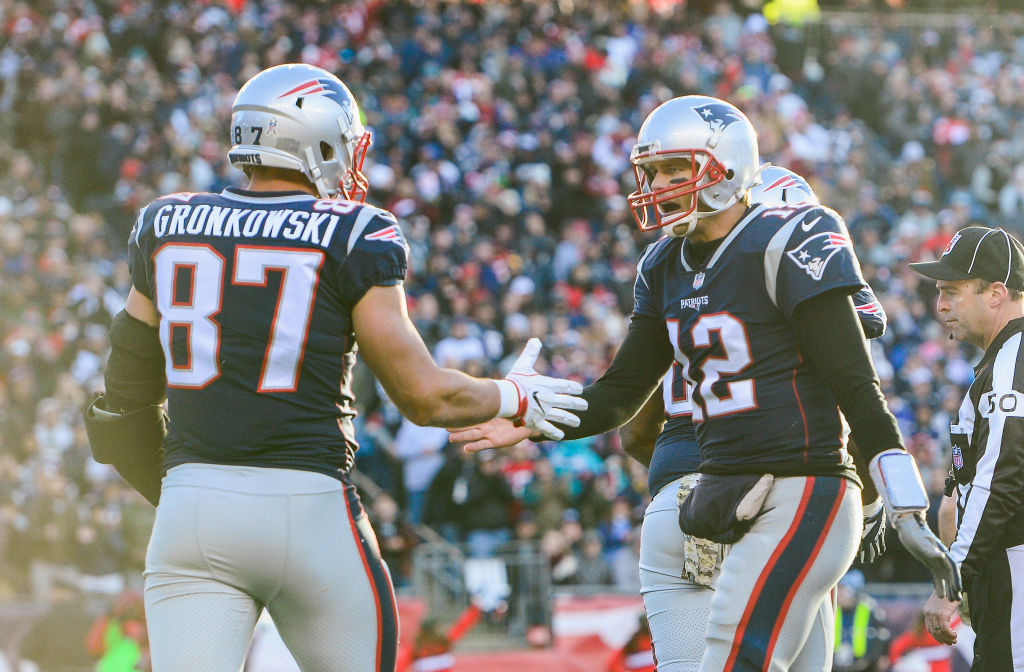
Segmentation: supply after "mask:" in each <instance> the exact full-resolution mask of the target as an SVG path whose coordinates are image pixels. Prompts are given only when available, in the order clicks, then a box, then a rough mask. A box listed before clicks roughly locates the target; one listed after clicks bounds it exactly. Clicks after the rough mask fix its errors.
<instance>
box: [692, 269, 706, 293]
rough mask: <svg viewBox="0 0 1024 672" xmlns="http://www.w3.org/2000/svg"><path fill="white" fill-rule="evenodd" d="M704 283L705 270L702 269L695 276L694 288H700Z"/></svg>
mask: <svg viewBox="0 0 1024 672" xmlns="http://www.w3.org/2000/svg"><path fill="white" fill-rule="evenodd" d="M703 284H704V271H700V272H699V273H697V275H695V276H693V288H694V289H699V288H700V286H701V285H703Z"/></svg>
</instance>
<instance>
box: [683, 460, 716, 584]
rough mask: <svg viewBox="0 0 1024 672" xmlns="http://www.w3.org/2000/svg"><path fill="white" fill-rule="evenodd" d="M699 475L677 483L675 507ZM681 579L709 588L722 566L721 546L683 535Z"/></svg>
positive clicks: (685, 495)
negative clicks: (716, 571)
mask: <svg viewBox="0 0 1024 672" xmlns="http://www.w3.org/2000/svg"><path fill="white" fill-rule="evenodd" d="M699 478H700V474H689V475H687V476H684V477H683V480H682V481H680V482H679V490H678V491H677V492H676V506H679V505H681V504H682V503H683V502H684V501H685V500H686V498H687V496H689V494H690V491H691V490H693V487H694V486H695V485H696V484H697V480H698V479H699ZM683 540H684V542H683V577H684V578H686V579H689V580H690V581H693V582H694V583H696V584H698V585H701V586H710V585H711V580H712V577H713V576H714V573H715V570H716V569H718V567H720V566H721V564H722V557H723V555H724V551H723V548H722V545H721V544H716V543H715V542H713V541H708V540H707V539H699V538H697V537H691V536H690V535H688V534H685V533H684V534H683Z"/></svg>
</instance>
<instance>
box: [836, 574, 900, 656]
mask: <svg viewBox="0 0 1024 672" xmlns="http://www.w3.org/2000/svg"><path fill="white" fill-rule="evenodd" d="M836 590H837V603H836V648H835V652H834V653H833V658H832V670H833V672H876V670H884V669H886V662H887V661H886V659H885V654H886V652H887V650H888V648H889V630H888V628H887V627H886V616H885V612H884V611H882V609H881V608H880V607H879V606H878V604H877V603H876V602H875V601H874V600H873V599H872V598H871V597H870V596H869V595H868V594H867V593H866V592H865V590H864V574H863V573H862V572H861V571H860V570H858V569H851V570H850V571H848V572H847V573H846V574H845V575H843V578H841V579H840V580H839V585H838V586H837V588H836Z"/></svg>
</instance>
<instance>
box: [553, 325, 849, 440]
mask: <svg viewBox="0 0 1024 672" xmlns="http://www.w3.org/2000/svg"><path fill="white" fill-rule="evenodd" d="M858 329H859V327H858ZM673 356H674V355H673V353H672V344H671V343H669V340H668V332H667V331H666V329H665V323H664V322H662V321H661V320H660V319H658V318H656V317H651V316H649V315H639V314H634V315H633V319H632V320H631V321H630V323H629V331H628V332H627V333H626V338H625V340H624V341H623V342H622V346H621V347H620V348H619V351H618V352H617V353H615V358H614V359H613V360H612V363H611V365H610V366H609V367H608V370H607V371H605V373H604V375H603V376H601V377H600V378H598V379H597V380H596V381H594V382H593V383H592V384H590V385H587V386H586V387H585V388H583V395H582V396H583V398H584V399H586V400H587V402H588V403H589V404H590V406H589V407H588V408H587V410H585V411H579V412H577V411H573V413H576V415H578V416H579V418H580V426H579V427H566V426H564V425H558V426H559V427H560V428H561V429H562V430H564V431H565V438H566V439H579V438H581V437H584V436H594V435H595V434H603V433H605V432H608V431H611V430H613V429H615V428H616V427H621V426H622V425H624V424H626V423H627V422H629V420H630V418H632V417H633V416H634V415H636V413H637V411H639V410H640V408H641V407H642V406H643V405H644V403H645V402H646V401H647V400H648V399H649V398H650V397H651V394H652V393H653V392H654V390H655V389H656V388H657V387H658V385H659V384H660V383H661V379H662V377H664V375H665V372H666V371H668V368H669V367H670V366H672V359H673Z"/></svg>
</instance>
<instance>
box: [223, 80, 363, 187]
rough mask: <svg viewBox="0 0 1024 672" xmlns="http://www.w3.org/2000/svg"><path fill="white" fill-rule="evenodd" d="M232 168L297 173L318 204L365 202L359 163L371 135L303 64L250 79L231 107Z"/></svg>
mask: <svg viewBox="0 0 1024 672" xmlns="http://www.w3.org/2000/svg"><path fill="white" fill-rule="evenodd" d="M231 139H232V143H233V144H232V146H231V149H230V150H229V151H228V160H229V161H231V165H233V166H236V167H239V168H241V167H242V166H275V167H277V168H287V169H289V170H297V171H299V172H300V173H302V174H303V175H305V176H306V178H307V179H309V181H310V182H312V183H313V184H314V185H315V186H316V189H317V191H318V192H319V193H320V197H321V198H336V197H338V196H339V195H340V196H341V197H343V198H347V199H350V200H353V201H362V200H363V199H364V198H366V191H367V189H368V188H369V182H368V181H367V179H366V176H365V175H363V172H362V168H363V161H364V160H365V159H366V152H367V150H369V148H370V143H371V141H372V135H371V134H370V132H369V131H368V130H366V129H365V128H363V123H362V121H361V120H360V118H359V106H358V105H357V104H356V99H355V98H354V97H353V96H352V93H351V92H350V91H349V90H348V87H346V86H345V85H344V84H343V83H342V81H341V80H340V79H338V78H337V77H335V76H334V75H332V74H331V73H329V72H327V71H326V70H323V69H321V68H317V67H314V66H312V65H305V64H301V63H295V64H289V65H278V66H274V67H272V68H268V69H267V70H264V71H263V72H261V73H259V74H257V75H255V76H254V77H253V78H252V79H250V80H249V81H248V82H246V83H245V85H244V86H243V87H242V88H241V90H240V91H239V92H238V96H237V97H236V98H235V102H234V104H233V105H232V106H231Z"/></svg>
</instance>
